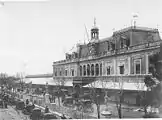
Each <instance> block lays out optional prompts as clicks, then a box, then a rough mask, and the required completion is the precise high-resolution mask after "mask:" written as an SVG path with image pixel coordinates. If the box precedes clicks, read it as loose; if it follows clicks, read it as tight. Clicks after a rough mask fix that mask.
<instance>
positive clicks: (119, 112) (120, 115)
mask: <svg viewBox="0 0 162 120" xmlns="http://www.w3.org/2000/svg"><path fill="white" fill-rule="evenodd" d="M118 115H119V118H120V119H121V118H122V113H121V103H120V104H119V107H118Z"/></svg>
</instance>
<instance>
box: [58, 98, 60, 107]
mask: <svg viewBox="0 0 162 120" xmlns="http://www.w3.org/2000/svg"><path fill="white" fill-rule="evenodd" d="M58 105H59V108H60V96H58Z"/></svg>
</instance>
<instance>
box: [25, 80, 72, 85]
mask: <svg viewBox="0 0 162 120" xmlns="http://www.w3.org/2000/svg"><path fill="white" fill-rule="evenodd" d="M24 81H25V82H26V83H30V82H32V84H38V85H46V83H47V82H48V85H54V86H57V85H58V83H57V82H55V81H54V80H53V78H26V79H25V80H24ZM64 86H73V81H70V80H67V81H65V83H64Z"/></svg>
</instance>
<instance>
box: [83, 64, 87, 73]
mask: <svg viewBox="0 0 162 120" xmlns="http://www.w3.org/2000/svg"><path fill="white" fill-rule="evenodd" d="M83 74H84V76H86V66H85V65H84V66H83Z"/></svg>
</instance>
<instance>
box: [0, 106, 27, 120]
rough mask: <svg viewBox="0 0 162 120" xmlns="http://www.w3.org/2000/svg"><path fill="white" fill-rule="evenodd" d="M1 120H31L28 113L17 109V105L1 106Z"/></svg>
mask: <svg viewBox="0 0 162 120" xmlns="http://www.w3.org/2000/svg"><path fill="white" fill-rule="evenodd" d="M0 120H30V119H29V117H28V116H27V115H24V114H23V113H22V112H21V111H19V110H16V109H15V106H8V108H7V109H4V108H0Z"/></svg>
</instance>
